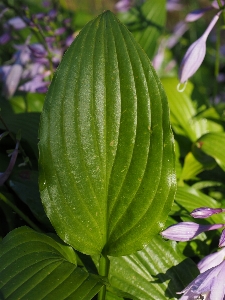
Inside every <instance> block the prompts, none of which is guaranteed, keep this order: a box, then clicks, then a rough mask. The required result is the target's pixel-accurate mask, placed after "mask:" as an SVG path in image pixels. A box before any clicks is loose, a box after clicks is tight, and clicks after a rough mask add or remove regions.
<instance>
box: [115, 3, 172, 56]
mask: <svg viewBox="0 0 225 300" xmlns="http://www.w3.org/2000/svg"><path fill="white" fill-rule="evenodd" d="M121 20H122V22H124V23H125V25H126V26H127V28H128V29H129V31H131V32H132V33H133V35H134V37H135V39H136V41H137V42H138V43H139V44H140V45H141V47H142V48H143V49H144V51H145V52H146V54H147V55H148V57H149V58H150V59H152V58H153V56H154V54H155V51H156V48H157V41H158V38H159V37H160V35H161V33H162V31H163V29H164V26H165V22H166V1H165V0H147V1H145V2H144V3H143V5H141V6H138V7H136V8H135V7H134V8H132V9H131V10H130V11H129V12H127V13H126V14H122V15H121Z"/></svg>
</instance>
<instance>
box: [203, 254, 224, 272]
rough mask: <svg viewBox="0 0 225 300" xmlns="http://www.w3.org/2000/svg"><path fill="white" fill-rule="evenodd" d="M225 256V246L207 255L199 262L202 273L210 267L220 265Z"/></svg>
mask: <svg viewBox="0 0 225 300" xmlns="http://www.w3.org/2000/svg"><path fill="white" fill-rule="evenodd" d="M224 257H225V248H223V249H222V250H220V251H218V252H215V253H212V254H209V255H207V256H206V257H204V258H203V259H202V260H200V262H199V263H198V269H199V271H200V273H204V272H205V271H207V270H208V269H211V268H213V267H215V266H217V265H219V264H220V263H221V262H222V261H223V260H224Z"/></svg>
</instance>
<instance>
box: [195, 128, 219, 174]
mask: <svg viewBox="0 0 225 300" xmlns="http://www.w3.org/2000/svg"><path fill="white" fill-rule="evenodd" d="M196 145H197V146H198V148H200V149H201V150H202V151H204V152H205V153H206V154H207V155H210V156H212V157H213V158H214V159H215V161H216V162H217V163H218V165H219V166H220V167H221V168H222V169H223V170H224V171H225V155H224V154H225V133H224V132H210V133H207V134H205V135H203V136H201V138H200V139H198V141H197V143H196Z"/></svg>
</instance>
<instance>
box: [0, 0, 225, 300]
mask: <svg viewBox="0 0 225 300" xmlns="http://www.w3.org/2000/svg"><path fill="white" fill-rule="evenodd" d="M153 8H154V9H153ZM159 8H160V10H161V12H162V13H161V14H159V17H158V18H157V16H156V15H155V14H154V13H153V12H154V10H155V9H156V10H157V9H159ZM165 14H166V10H165V1H163V0H161V1H152V5H150V1H146V3H144V4H143V5H142V6H138V7H137V9H136V11H135V8H134V10H133V11H132V10H131V11H129V12H128V13H125V14H124V15H122V16H121V20H122V21H123V22H124V23H125V24H126V25H127V27H128V28H129V30H131V32H132V33H133V34H132V33H130V32H129V31H128V29H127V28H126V27H125V26H124V25H123V24H122V23H121V21H119V20H118V19H117V18H116V17H115V15H114V14H113V13H111V12H110V11H106V12H104V13H103V14H101V15H100V16H98V17H97V18H95V19H93V20H92V21H90V22H89V23H88V24H87V25H86V26H85V27H84V28H83V29H82V30H81V32H80V33H79V35H78V36H77V37H76V39H75V41H74V42H73V43H72V45H71V46H70V47H69V49H68V50H67V52H66V53H65V55H64V56H63V59H62V61H61V63H60V65H59V67H58V69H57V71H56V72H55V74H54V78H53V80H52V82H51V85H50V87H49V90H48V93H47V95H46V98H45V101H44V98H43V96H41V95H40V94H27V95H26V97H27V98H26V101H24V99H23V97H22V96H21V95H20V94H16V95H15V96H14V97H13V98H12V99H10V100H8V101H6V99H4V98H3V97H2V99H1V100H0V105H1V109H2V111H1V112H2V114H1V121H2V123H1V127H0V128H1V130H2V132H3V133H2V135H1V138H4V139H3V141H4V144H3V148H2V150H0V161H1V163H2V166H3V169H6V168H7V163H6V159H5V149H9V148H14V147H15V145H14V143H15V141H17V145H19V144H20V149H19V150H18V149H16V151H17V150H18V151H19V156H18V159H17V162H18V163H19V164H20V166H15V168H14V171H13V173H12V174H11V175H10V177H9V178H8V180H7V181H6V184H4V185H3V186H2V187H0V200H1V201H0V207H1V210H0V214H1V215H0V216H1V229H0V230H1V231H0V232H1V237H2V238H3V239H2V242H1V244H0V299H14V300H17V299H27V300H30V299H85V300H88V299H99V300H102V299H107V300H119V299H152V300H155V299H159V300H160V299H162V300H163V299H176V298H177V297H178V296H177V294H176V293H177V292H179V291H181V290H182V289H184V288H185V287H186V286H187V284H188V283H190V282H191V281H192V280H193V279H194V278H195V277H196V276H197V275H198V273H199V271H198V269H197V266H196V264H195V263H194V261H195V262H198V261H199V259H201V258H203V257H204V256H205V255H207V254H209V253H211V252H212V251H214V250H215V248H216V247H217V242H218V236H219V234H217V233H216V234H215V232H214V233H212V232H209V233H202V234H201V235H199V236H198V237H196V238H195V239H194V240H193V241H189V242H184V243H182V244H181V243H176V242H174V241H166V240H164V239H163V238H162V237H161V236H160V235H159V233H160V232H161V231H162V230H163V229H165V228H166V227H167V226H168V225H172V224H175V223H177V222H178V221H180V220H182V221H190V220H191V219H192V217H191V216H190V215H189V213H190V212H191V211H192V210H193V209H195V208H196V207H201V206H208V207H222V206H223V200H224V195H225V189H224V171H225V158H224V153H225V133H224V109H225V108H224V105H223V104H222V103H219V104H217V105H211V104H209V102H207V101H202V98H204V97H206V94H204V97H202V98H201V97H200V96H199V95H201V89H199V87H198V86H197V85H193V84H192V83H188V84H187V87H186V89H185V91H184V92H183V93H179V92H178V91H177V84H178V80H177V79H176V78H174V77H172V76H171V75H172V74H173V72H171V73H170V74H169V75H170V76H162V77H161V78H160V79H159V75H157V73H156V71H155V70H154V68H153V67H152V64H151V62H150V60H149V58H151V59H152V58H153V56H154V54H155V52H156V50H157V44H156V42H157V41H158V39H159V37H160V36H161V34H162V28H163V26H164V25H165ZM129 20H131V22H129ZM143 20H145V22H147V24H148V22H152V23H151V24H153V25H154V24H155V22H158V23H157V24H158V26H156V27H154V26H152V27H151V26H150V27H149V26H147V27H144V26H141V27H140V28H139V27H138V26H137V25H138V24H142V25H143V22H144V21H143ZM146 37H147V38H146ZM140 45H141V46H140ZM143 49H144V50H145V51H146V53H147V54H146V53H145V52H144V50H143ZM168 57H169V56H168ZM158 73H160V71H159V72H158ZM43 103H44V106H43V108H42V105H43ZM169 109H170V111H169ZM40 112H42V113H41V121H40V126H39V118H40ZM28 124H29V125H28ZM38 127H39V145H38V147H39V152H38V148H37V130H38ZM18 129H20V130H21V131H22V139H21V133H20V132H18ZM13 139H14V140H15V141H14V142H13ZM3 141H1V143H3ZM18 147H19V146H18ZM14 151H15V150H14ZM13 153H14V154H15V152H13ZM16 154H17V153H16ZM27 157H29V163H30V165H31V166H30V167H29V165H28V164H26V162H28V159H27ZM38 157H39V162H38V164H39V167H38V165H37V160H38ZM1 171H3V170H1ZM38 181H39V187H38ZM39 192H40V195H39ZM175 192H176V194H175ZM40 197H41V200H40ZM41 202H42V203H41ZM42 204H43V206H42ZM43 207H44V208H43ZM28 208H29V209H28ZM14 212H16V213H17V214H16V215H15V213H14ZM168 215H169V217H168ZM49 220H50V221H49ZM214 223H225V217H223V216H220V215H213V216H211V217H210V218H209V219H207V221H206V220H203V221H202V224H214ZM24 225H29V227H28V226H24ZM191 258H192V259H191ZM184 270H185V271H184Z"/></svg>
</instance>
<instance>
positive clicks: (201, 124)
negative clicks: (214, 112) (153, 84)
mask: <svg viewBox="0 0 225 300" xmlns="http://www.w3.org/2000/svg"><path fill="white" fill-rule="evenodd" d="M161 80H162V84H163V87H164V89H165V91H166V94H167V97H168V101H169V107H170V110H171V123H172V127H173V129H174V131H175V132H176V133H177V134H181V135H184V136H187V137H188V138H189V139H190V140H191V141H192V142H194V141H196V140H197V139H198V138H199V137H200V136H202V135H203V134H204V133H207V132H208V131H210V130H212V128H213V130H214V131H222V130H223V129H222V126H220V125H218V124H216V123H214V122H212V121H209V120H207V119H203V118H202V119H199V118H196V115H197V113H198V109H197V107H196V103H194V101H193V100H192V99H191V94H192V90H193V85H192V84H191V83H190V82H188V83H187V87H186V89H185V91H184V92H182V93H180V92H178V91H177V85H178V83H179V81H178V80H177V79H176V78H163V79H161Z"/></svg>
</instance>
